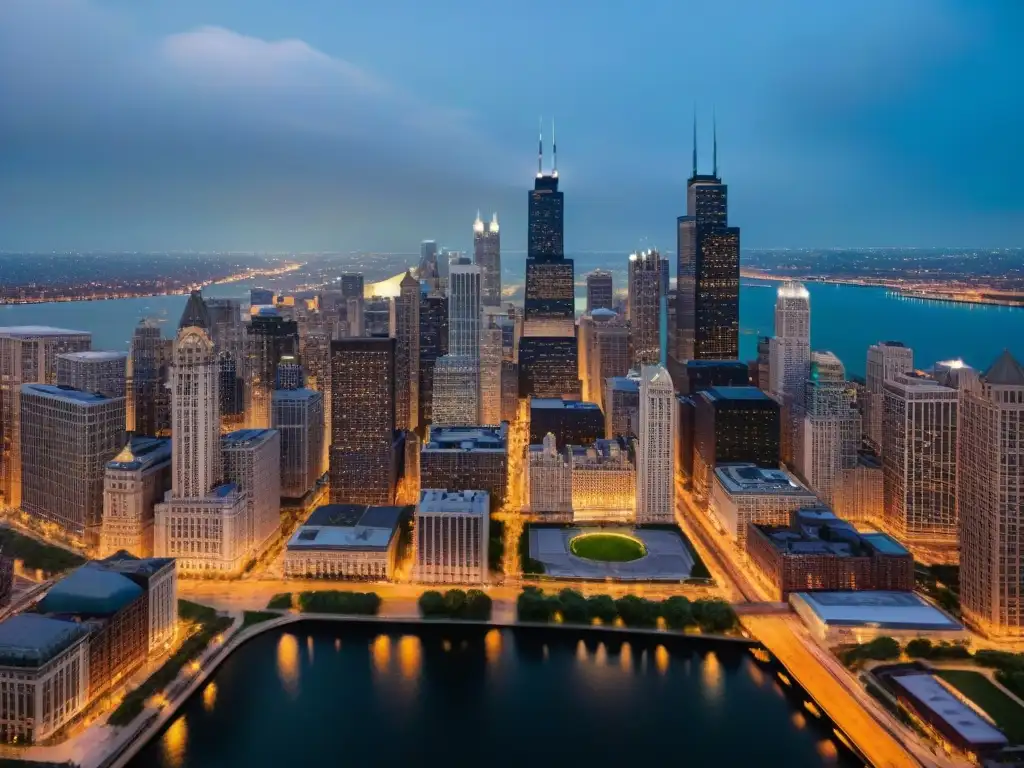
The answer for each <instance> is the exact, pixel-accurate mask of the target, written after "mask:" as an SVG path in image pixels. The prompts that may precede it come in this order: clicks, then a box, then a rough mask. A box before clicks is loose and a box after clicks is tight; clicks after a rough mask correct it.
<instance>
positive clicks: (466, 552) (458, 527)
mask: <svg viewBox="0 0 1024 768" xmlns="http://www.w3.org/2000/svg"><path fill="white" fill-rule="evenodd" d="M489 510H490V497H489V494H488V493H487V492H486V491H444V490H436V489H427V490H423V491H420V501H419V504H418V505H417V506H416V524H415V531H416V559H415V565H414V566H413V579H414V580H415V581H419V582H422V583H427V584H483V583H484V582H486V581H487V574H488V568H487V542H488V535H489V531H490V513H489Z"/></svg>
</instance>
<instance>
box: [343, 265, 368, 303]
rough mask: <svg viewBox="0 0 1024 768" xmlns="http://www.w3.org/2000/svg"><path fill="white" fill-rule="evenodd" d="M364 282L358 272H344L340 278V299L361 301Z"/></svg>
mask: <svg viewBox="0 0 1024 768" xmlns="http://www.w3.org/2000/svg"><path fill="white" fill-rule="evenodd" d="M364 287H365V281H364V279H363V276H362V274H360V273H359V272H346V273H345V274H343V275H342V276H341V298H343V299H359V300H360V301H361V300H362V299H363V290H364Z"/></svg>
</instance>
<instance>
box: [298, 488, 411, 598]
mask: <svg viewBox="0 0 1024 768" xmlns="http://www.w3.org/2000/svg"><path fill="white" fill-rule="evenodd" d="M411 512H412V509H411V508H410V507H368V506H365V505H363V504H325V505H324V506H321V507H317V508H316V509H315V510H314V511H313V514H311V515H310V516H309V519H307V520H306V522H305V523H303V524H302V525H301V526H299V528H298V529H297V530H296V531H295V533H294V534H293V535H292V537H291V539H289V541H288V545H287V547H286V548H285V556H284V574H285V576H287V577H289V578H310V579H311V578H316V579H358V580H363V581H389V580H390V579H391V578H392V576H393V575H394V572H395V566H396V565H397V562H398V541H399V528H400V526H401V524H402V521H403V520H405V519H406V518H408V516H409V515H410V514H411Z"/></svg>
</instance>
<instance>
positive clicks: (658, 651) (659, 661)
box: [654, 643, 668, 675]
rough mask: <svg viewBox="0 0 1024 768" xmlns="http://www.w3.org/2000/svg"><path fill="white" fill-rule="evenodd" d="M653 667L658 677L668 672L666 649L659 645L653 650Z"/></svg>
mask: <svg viewBox="0 0 1024 768" xmlns="http://www.w3.org/2000/svg"><path fill="white" fill-rule="evenodd" d="M654 666H655V667H656V668H657V670H658V674H660V675H664V674H665V673H666V672H668V649H667V648H666V647H665V646H664V645H662V644H661V643H658V647H657V648H655V649H654Z"/></svg>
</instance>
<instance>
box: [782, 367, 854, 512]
mask: <svg viewBox="0 0 1024 768" xmlns="http://www.w3.org/2000/svg"><path fill="white" fill-rule="evenodd" d="M833 357H834V356H833ZM814 367H815V364H814V363H812V369H813V368H814ZM806 392H807V394H806V395H805V412H804V417H803V421H802V424H801V427H802V429H801V434H800V439H799V441H798V444H799V446H798V447H799V450H798V452H797V455H796V464H797V467H798V469H799V470H800V474H801V476H802V477H803V480H804V482H806V483H807V485H808V487H810V488H811V490H813V491H814V492H815V493H816V494H817V495H818V498H820V499H821V500H822V501H824V502H825V503H826V504H828V505H829V506H832V505H833V504H835V503H836V500H837V496H838V495H839V494H840V493H841V491H842V487H843V472H844V470H851V469H854V468H855V467H856V466H857V449H858V448H859V447H860V436H861V417H860V412H859V411H858V410H857V396H856V391H855V390H854V388H853V385H852V384H850V383H849V382H844V381H838V382H836V381H828V380H822V379H821V378H818V377H816V376H814V375H812V377H811V378H810V379H809V380H808V381H807V390H806Z"/></svg>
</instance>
